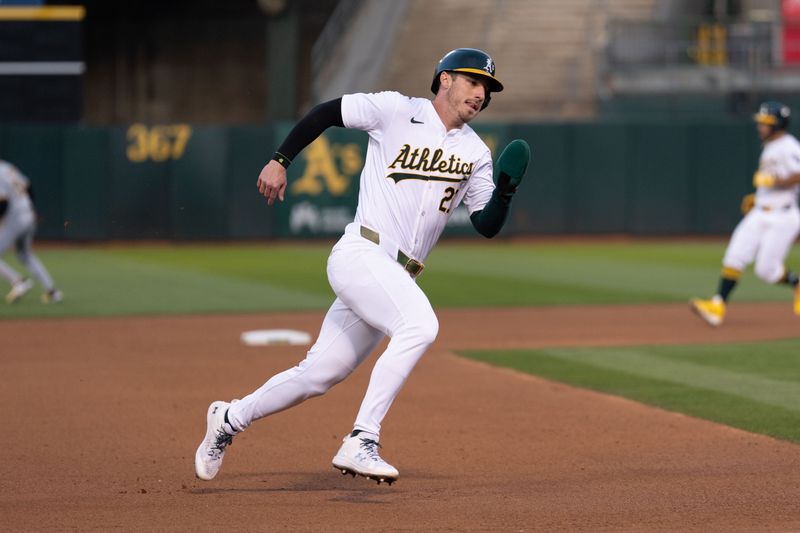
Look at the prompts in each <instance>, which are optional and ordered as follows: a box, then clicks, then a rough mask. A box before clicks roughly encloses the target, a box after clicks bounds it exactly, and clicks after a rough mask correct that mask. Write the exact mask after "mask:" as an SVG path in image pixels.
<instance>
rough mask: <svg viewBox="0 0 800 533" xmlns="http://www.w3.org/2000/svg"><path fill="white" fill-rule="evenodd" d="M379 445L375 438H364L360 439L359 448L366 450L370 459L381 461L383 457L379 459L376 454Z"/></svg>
mask: <svg viewBox="0 0 800 533" xmlns="http://www.w3.org/2000/svg"><path fill="white" fill-rule="evenodd" d="M380 447H381V445H380V443H379V442H378V441H376V440H372V439H366V438H362V439H361V448H363V449H364V451H365V452H367V455H368V456H369V457H370V459H373V460H375V461H381V462H383V459H381V456H380V455H379V454H378V448H380Z"/></svg>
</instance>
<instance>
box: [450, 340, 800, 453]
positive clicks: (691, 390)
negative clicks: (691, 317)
mask: <svg viewBox="0 0 800 533" xmlns="http://www.w3.org/2000/svg"><path fill="white" fill-rule="evenodd" d="M462 355H465V356H467V357H470V358H472V359H476V360H479V361H485V362H488V363H491V364H493V365H498V366H504V367H508V368H513V369H516V370H519V371H522V372H527V373H529V374H535V375H537V376H541V377H544V378H547V379H551V380H554V381H560V382H563V383H568V384H571V385H575V386H578V387H583V388H588V389H593V390H597V391H601V392H606V393H609V394H614V395H617V396H624V397H626V398H630V399H632V400H636V401H639V402H642V403H646V404H649V405H654V406H657V407H661V408H663V409H667V410H670V411H678V412H681V413H686V414H688V415H691V416H695V417H699V418H704V419H707V420H713V421H715V422H720V423H723V424H726V425H729V426H733V427H737V428H741V429H744V430H747V431H753V432H757V433H763V434H766V435H770V436H773V437H776V438H779V439H785V440H789V441H793V442H800V364H798V363H800V339H793V340H782V341H772V342H763V341H760V342H758V343H739V344H727V345H691V346H638V347H624V348H580V349H577V348H569V349H567V348H557V349H544V350H514V351H495V352H492V351H468V352H463V353H462Z"/></svg>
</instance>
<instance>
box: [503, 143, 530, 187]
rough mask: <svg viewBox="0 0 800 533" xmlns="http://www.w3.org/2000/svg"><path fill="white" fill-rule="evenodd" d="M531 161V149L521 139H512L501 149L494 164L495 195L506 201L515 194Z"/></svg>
mask: <svg viewBox="0 0 800 533" xmlns="http://www.w3.org/2000/svg"><path fill="white" fill-rule="evenodd" d="M530 160H531V147H530V146H528V143H526V142H525V141H523V140H522V139H514V140H513V141H511V142H510V143H508V146H506V147H505V149H503V153H501V154H500V157H498V158H497V164H495V178H494V181H495V186H496V187H497V193H498V194H499V195H500V197H502V198H503V199H505V200H506V201H508V200H511V197H512V196H513V195H514V193H515V192H517V187H519V184H520V183H521V182H522V177H523V176H524V175H525V171H526V170H527V169H528V163H529V162H530Z"/></svg>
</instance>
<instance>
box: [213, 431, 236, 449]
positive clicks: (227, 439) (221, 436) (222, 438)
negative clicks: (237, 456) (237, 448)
mask: <svg viewBox="0 0 800 533" xmlns="http://www.w3.org/2000/svg"><path fill="white" fill-rule="evenodd" d="M232 443H233V435H229V434H227V433H225V431H224V430H222V429H218V430H217V438H216V439H214V444H213V445H212V446H211V450H210V451H209V453H208V455H219V454H221V453H222V452H224V451H225V448H226V447H227V446H230V445H231V444H232Z"/></svg>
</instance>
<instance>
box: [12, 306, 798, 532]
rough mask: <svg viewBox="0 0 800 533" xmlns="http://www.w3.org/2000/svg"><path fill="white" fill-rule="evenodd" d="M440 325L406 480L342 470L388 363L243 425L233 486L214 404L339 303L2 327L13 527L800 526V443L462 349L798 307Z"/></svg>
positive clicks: (399, 455)
mask: <svg viewBox="0 0 800 533" xmlns="http://www.w3.org/2000/svg"><path fill="white" fill-rule="evenodd" d="M439 317H440V320H441V330H440V338H439V340H438V341H437V343H436V345H435V346H434V347H433V348H432V349H431V350H430V352H429V353H428V354H427V355H426V356H425V357H424V358H423V360H422V361H421V363H420V364H419V367H418V368H417V369H416V371H415V372H414V374H412V376H411V378H410V380H409V382H408V384H407V385H406V388H405V389H404V390H403V392H402V393H401V395H400V397H399V398H398V400H397V402H396V403H395V406H394V407H393V409H392V411H391V412H390V413H389V417H388V418H387V420H386V423H385V425H384V431H383V435H382V441H383V443H384V446H385V447H384V455H385V457H386V458H387V459H388V460H390V461H391V462H392V463H393V464H395V465H396V466H397V467H398V468H399V470H400V472H401V478H400V480H399V481H398V482H397V483H395V484H394V485H393V486H391V487H389V486H386V485H381V486H378V485H376V484H375V483H373V482H369V481H367V480H364V479H362V478H357V479H351V478H350V477H349V476H347V477H343V476H341V475H340V474H338V473H337V472H336V471H335V470H334V469H333V468H332V467H331V465H330V459H331V457H332V456H333V454H334V452H335V451H336V449H337V447H338V443H339V439H340V438H341V436H342V434H343V433H344V432H346V431H347V430H348V428H349V427H350V425H351V424H352V420H353V417H354V416H355V412H356V410H357V408H358V405H359V403H360V399H361V396H362V394H363V392H364V390H365V387H366V382H367V379H368V377H369V370H370V368H371V366H372V363H373V362H374V356H373V358H371V359H370V360H369V361H368V362H367V364H365V365H363V366H362V368H360V369H359V370H358V371H357V372H356V373H355V374H354V375H353V376H352V377H351V378H349V379H348V380H346V381H345V382H343V383H342V384H341V385H339V386H338V387H336V388H334V389H333V390H332V391H330V392H329V393H328V394H327V395H326V396H324V397H323V398H320V399H315V400H312V401H309V402H306V403H305V404H303V405H301V406H299V407H297V408H295V409H293V410H290V411H287V412H284V413H280V414H278V415H276V416H274V417H272V418H270V419H267V420H263V421H260V422H257V423H256V424H254V425H253V426H252V427H251V428H250V429H249V430H248V431H247V432H245V433H244V434H242V435H241V436H240V437H237V439H236V440H235V442H234V445H233V446H232V448H230V450H229V453H228V454H227V456H226V460H225V466H224V467H223V470H222V472H221V473H220V475H219V476H218V477H217V478H216V479H215V480H214V481H211V482H201V481H198V480H196V479H195V478H194V473H193V465H192V462H193V455H194V450H195V447H196V446H197V443H198V442H199V440H200V439H201V437H202V435H203V433H204V431H205V420H204V413H205V409H206V407H207V405H208V403H209V402H210V401H212V400H215V399H230V398H232V397H237V396H241V395H243V394H244V393H247V392H249V391H250V390H252V389H254V388H255V387H257V386H258V385H260V384H261V383H262V382H263V381H264V380H265V379H266V378H267V377H269V376H270V375H272V374H273V373H275V372H277V371H280V370H283V369H285V368H287V367H289V366H291V365H293V364H295V363H296V362H297V361H299V360H300V359H301V358H302V356H303V351H304V350H303V349H302V347H300V348H298V347H288V346H283V347H269V348H253V347H246V346H243V345H241V344H240V343H239V342H238V337H239V334H240V332H241V331H243V330H247V329H255V328H265V327H274V328H284V327H291V328H298V329H305V330H307V331H310V332H312V333H313V334H316V331H317V328H318V327H319V324H320V322H321V318H322V314H321V313H308V314H306V313H298V314H289V315H247V316H214V317H208V316H203V317H163V318H106V319H69V320H41V321H5V322H2V323H0V338H1V339H2V348H0V349H2V357H0V364H1V365H2V366H1V368H2V390H3V394H2V398H3V406H4V410H3V412H4V431H3V435H4V439H3V443H4V444H3V447H4V451H5V453H4V454H3V461H2V463H3V470H2V483H0V486H1V487H2V488H1V489H0V512H1V513H2V517H3V520H2V522H1V523H2V526H0V529H4V530H40V529H51V530H52V529H59V530H62V529H80V530H86V529H103V530H109V529H121V530H187V531H198V530H212V529H214V530H219V529H224V530H245V531H253V530H264V531H359V532H360V531H365V530H370V531H386V530H409V531H437V530H439V531H441V530H446V531H557V530H560V531H601V530H602V531H745V530H746V531H753V530H757V531H798V530H800V507H798V502H800V446H796V445H792V444H789V443H785V442H781V441H777V440H774V439H770V438H767V437H763V436H760V435H755V434H751V433H747V432H744V431H739V430H735V429H731V428H728V427H725V426H721V425H718V424H714V423H710V422H705V421H701V420H697V419H694V418H690V417H687V416H683V415H679V414H675V413H669V412H665V411H660V410H658V409H653V408H650V407H646V406H643V405H640V404H637V403H634V402H631V401H627V400H624V399H620V398H616V397H612V396H607V395H603V394H597V393H594V392H589V391H585V390H580V389H575V388H572V387H568V386H564V385H560V384H556V383H552V382H548V381H544V380H541V379H536V378H532V377H528V376H524V375H520V374H517V373H514V372H510V371H505V370H498V369H494V368H491V367H489V366H486V365H482V364H479V363H475V362H471V361H468V360H465V359H462V358H460V357H457V356H455V355H452V353H451V350H453V349H457V348H473V347H498V346H507V347H523V346H525V347H534V346H563V345H615V344H638V343H667V342H672V343H675V342H681V343H683V342H730V341H736V340H756V339H764V338H784V337H797V336H798V331H800V328H798V325H800V324H799V323H798V321H797V319H796V318H795V317H793V316H792V315H791V313H790V312H788V311H787V309H786V308H785V306H778V305H776V304H739V305H737V306H735V307H733V308H732V309H731V312H730V318H729V322H728V323H727V324H726V326H725V327H724V328H720V329H718V330H713V329H711V328H708V327H706V326H704V325H703V324H701V323H700V322H699V321H698V320H697V319H696V318H695V317H693V316H691V315H690V314H689V312H688V310H687V309H686V306H684V305H680V306H677V305H666V306H644V307H642V306H638V307H634V306H618V307H606V308H600V307H561V308H537V309H498V310H481V311H474V310H448V311H440V312H439Z"/></svg>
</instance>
